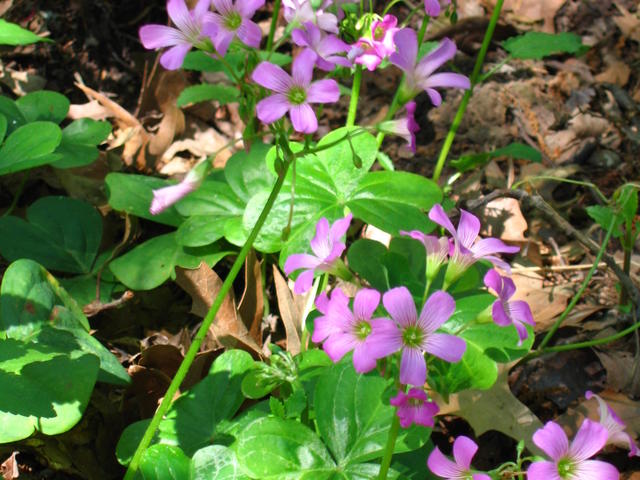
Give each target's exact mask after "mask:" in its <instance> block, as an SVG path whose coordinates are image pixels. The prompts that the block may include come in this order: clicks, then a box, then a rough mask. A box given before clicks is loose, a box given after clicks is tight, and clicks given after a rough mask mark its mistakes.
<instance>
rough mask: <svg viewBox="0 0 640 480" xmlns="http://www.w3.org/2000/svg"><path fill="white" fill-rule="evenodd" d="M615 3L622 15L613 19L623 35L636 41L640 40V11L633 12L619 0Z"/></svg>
mask: <svg viewBox="0 0 640 480" xmlns="http://www.w3.org/2000/svg"><path fill="white" fill-rule="evenodd" d="M613 3H614V4H615V6H616V7H618V10H620V13H622V16H614V17H613V21H614V22H616V25H618V28H619V29H620V31H621V32H622V35H624V36H625V37H627V38H630V39H631V40H635V41H636V42H640V18H639V17H638V12H636V13H635V14H633V13H631V12H630V11H629V10H627V9H626V8H624V6H623V5H621V4H620V3H619V2H613Z"/></svg>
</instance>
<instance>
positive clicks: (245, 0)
mask: <svg viewBox="0 0 640 480" xmlns="http://www.w3.org/2000/svg"><path fill="white" fill-rule="evenodd" d="M264 3H265V0H236V10H237V11H238V13H239V14H240V15H242V16H243V17H245V18H251V17H253V15H254V14H255V13H256V10H258V9H259V8H262V7H263V6H264Z"/></svg>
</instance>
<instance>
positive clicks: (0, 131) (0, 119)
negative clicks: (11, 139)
mask: <svg viewBox="0 0 640 480" xmlns="http://www.w3.org/2000/svg"><path fill="white" fill-rule="evenodd" d="M6 134H7V117H5V116H4V115H3V114H2V113H0V145H2V141H3V140H4V136H5V135H6Z"/></svg>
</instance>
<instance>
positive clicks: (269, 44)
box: [267, 0, 282, 52]
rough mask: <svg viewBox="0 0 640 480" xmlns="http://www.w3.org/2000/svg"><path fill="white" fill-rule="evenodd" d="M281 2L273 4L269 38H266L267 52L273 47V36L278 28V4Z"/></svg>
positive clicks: (280, 0)
mask: <svg viewBox="0 0 640 480" xmlns="http://www.w3.org/2000/svg"><path fill="white" fill-rule="evenodd" d="M281 3H282V0H276V1H275V3H274V4H273V14H272V15H271V26H270V27H269V36H268V37H267V51H268V52H270V51H271V47H273V36H274V35H275V34H276V27H277V26H278V16H279V15H280V4H281Z"/></svg>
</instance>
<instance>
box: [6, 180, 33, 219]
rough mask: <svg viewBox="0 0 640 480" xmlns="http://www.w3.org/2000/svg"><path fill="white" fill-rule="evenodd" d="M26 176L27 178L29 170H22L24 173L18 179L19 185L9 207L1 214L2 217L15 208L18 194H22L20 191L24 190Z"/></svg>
mask: <svg viewBox="0 0 640 480" xmlns="http://www.w3.org/2000/svg"><path fill="white" fill-rule="evenodd" d="M27 178H29V170H27V171H26V172H24V174H23V175H22V180H20V185H19V186H18V191H17V192H16V194H15V195H14V196H13V200H12V201H11V205H9V208H8V209H7V211H6V212H4V213H3V214H2V216H3V217H6V216H8V215H10V214H11V212H13V210H14V208H16V206H17V205H18V200H20V196H21V195H22V192H23V191H24V186H25V185H26V183H27Z"/></svg>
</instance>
